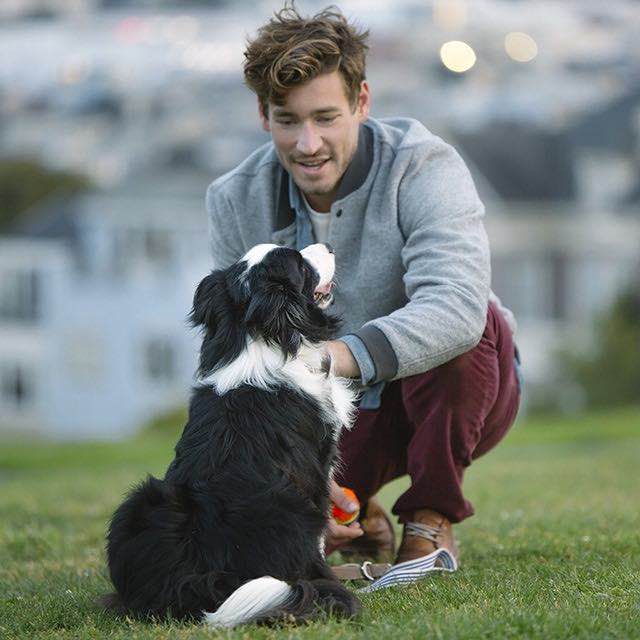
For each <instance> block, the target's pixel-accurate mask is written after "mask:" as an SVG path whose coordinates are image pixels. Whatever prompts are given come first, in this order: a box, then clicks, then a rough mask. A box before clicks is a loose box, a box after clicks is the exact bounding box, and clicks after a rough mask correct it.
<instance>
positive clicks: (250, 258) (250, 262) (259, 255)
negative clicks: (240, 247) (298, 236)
mask: <svg viewBox="0 0 640 640" xmlns="http://www.w3.org/2000/svg"><path fill="white" fill-rule="evenodd" d="M279 248H280V247H279V246H278V245H277V244H257V245H256V246H255V247H252V248H251V249H249V251H247V253H245V254H244V256H243V258H242V260H243V261H244V262H246V263H247V269H251V267H253V266H254V265H256V264H258V262H261V261H262V260H263V259H264V257H265V256H266V255H267V253H269V251H273V250H274V249H279Z"/></svg>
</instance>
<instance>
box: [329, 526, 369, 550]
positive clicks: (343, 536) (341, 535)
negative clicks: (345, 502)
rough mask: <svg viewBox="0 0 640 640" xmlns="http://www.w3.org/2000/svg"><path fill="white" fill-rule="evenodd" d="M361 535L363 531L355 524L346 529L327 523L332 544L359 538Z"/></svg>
mask: <svg viewBox="0 0 640 640" xmlns="http://www.w3.org/2000/svg"><path fill="white" fill-rule="evenodd" d="M363 533H364V531H363V530H362V529H361V528H360V525H359V524H358V523H357V522H352V523H351V524H350V525H349V526H348V527H345V526H344V525H342V524H338V523H337V522H334V521H330V522H329V536H330V537H331V538H332V541H333V543H334V544H339V543H341V542H347V541H348V540H353V539H354V538H359V537H360V536H361V535H362V534H363Z"/></svg>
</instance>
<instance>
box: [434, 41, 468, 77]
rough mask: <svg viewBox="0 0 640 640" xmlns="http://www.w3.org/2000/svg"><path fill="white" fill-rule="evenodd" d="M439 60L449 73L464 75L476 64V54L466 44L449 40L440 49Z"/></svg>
mask: <svg viewBox="0 0 640 640" xmlns="http://www.w3.org/2000/svg"><path fill="white" fill-rule="evenodd" d="M440 59H441V60H442V64H443V65H444V66H445V67H446V68H447V69H449V71H455V72H456V73H464V72H465V71H468V70H469V69H471V67H473V65H474V64H475V63H476V53H475V51H474V50H473V49H472V48H471V47H470V46H469V45H468V44H467V43H466V42H461V41H460V40H450V41H449V42H445V43H444V44H443V45H442V47H441V48H440Z"/></svg>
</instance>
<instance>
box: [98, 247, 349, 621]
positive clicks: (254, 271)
mask: <svg viewBox="0 0 640 640" xmlns="http://www.w3.org/2000/svg"><path fill="white" fill-rule="evenodd" d="M334 268H335V263H334V256H333V254H332V252H331V250H330V248H328V246H327V245H323V244H322V245H321V244H315V245H312V246H310V247H307V248H306V249H304V250H303V251H302V252H301V253H299V252H297V251H294V250H293V249H287V248H280V247H277V246H275V245H258V246H256V247H254V248H253V249H251V250H250V251H249V252H248V253H247V254H246V255H245V256H244V258H242V260H240V261H239V262H238V263H236V264H235V265H233V266H231V267H229V268H228V269H226V270H219V271H213V272H212V273H211V274H210V275H208V276H207V277H206V278H204V280H203V281H202V282H201V283H200V284H199V286H198V288H197V290H196V293H195V296H194V302H193V309H192V311H191V315H190V320H191V321H192V323H193V325H194V326H199V327H202V331H203V335H204V338H203V342H202V350H201V353H200V366H199V370H198V373H199V383H198V384H197V385H196V386H195V388H194V390H193V393H192V397H191V402H190V407H189V418H188V421H187V424H186V426H185V428H184V431H183V433H182V436H181V438H180V440H179V441H178V444H177V445H176V448H175V458H174V460H173V461H172V462H171V464H170V465H169V468H168V469H167V472H166V475H165V477H164V479H163V480H158V479H156V478H154V477H149V478H148V479H147V480H145V481H144V482H143V483H142V484H141V485H139V486H138V487H136V488H135V489H133V490H132V491H131V493H130V494H129V495H128V496H127V498H126V499H125V501H124V503H123V504H122V505H121V506H120V507H119V508H118V509H117V511H116V512H115V514H114V516H113V518H112V520H111V525H110V529H109V533H108V536H107V556H108V563H109V571H110V575H111V580H112V582H113V584H114V585H115V588H116V592H117V593H114V594H111V595H109V596H107V597H106V598H105V599H104V600H103V604H105V606H107V607H109V608H111V609H113V610H115V611H117V612H119V613H122V614H128V615H133V616H136V617H142V618H149V617H157V618H164V617H166V616H171V617H174V618H178V619H182V618H192V619H196V620H205V621H206V622H208V623H209V624H211V625H215V626H226V627H231V626H234V625H237V624H241V623H244V622H275V621H278V620H283V619H286V620H296V621H302V620H308V619H311V618H314V617H316V616H318V615H319V614H321V613H322V612H323V611H331V612H333V613H334V614H337V615H346V616H353V615H355V614H356V613H357V612H358V611H359V610H360V603H359V600H358V599H357V598H356V597H355V596H354V595H353V594H352V593H351V592H350V591H348V590H347V589H346V588H344V587H343V586H342V585H341V584H340V583H339V582H338V581H337V580H336V579H335V578H334V577H333V575H332V573H331V571H330V569H329V567H328V565H327V564H326V562H325V559H324V554H323V550H322V546H323V532H324V529H325V526H326V521H327V514H328V508H329V497H328V483H329V479H330V477H331V473H332V468H333V465H334V464H335V463H336V443H337V439H338V434H339V432H340V429H342V428H343V427H346V426H349V424H350V420H351V412H352V408H353V395H352V393H351V392H350V391H349V390H348V388H347V387H346V386H345V385H344V384H343V383H342V382H341V381H340V379H339V378H337V377H335V376H334V375H333V374H332V373H331V371H330V362H328V361H327V357H326V355H325V349H324V348H323V343H324V341H326V340H328V339H330V338H331V337H333V335H334V333H335V331H336V329H337V320H336V319H335V318H332V317H331V316H329V315H327V314H326V313H325V309H326V307H327V306H328V305H329V303H330V301H331V287H332V279H333V274H334Z"/></svg>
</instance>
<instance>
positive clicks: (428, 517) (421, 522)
mask: <svg viewBox="0 0 640 640" xmlns="http://www.w3.org/2000/svg"><path fill="white" fill-rule="evenodd" d="M443 548H444V549H447V550H448V551H450V552H451V555H452V556H453V557H454V558H455V559H456V562H457V561H458V545H457V544H456V540H455V538H454V537H453V529H452V527H451V523H450V522H449V520H447V518H445V517H444V516H443V515H442V514H440V513H438V512H437V511H432V510H431V509H420V510H419V511H416V512H415V513H414V514H413V518H412V521H411V522H407V524H405V525H404V531H403V533H402V542H401V543H400V548H399V549H398V555H397V556H396V564H399V563H400V562H406V561H407V560H415V559H416V558H422V557H423V556H426V555H429V554H430V553H433V552H434V551H435V550H436V549H443Z"/></svg>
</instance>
